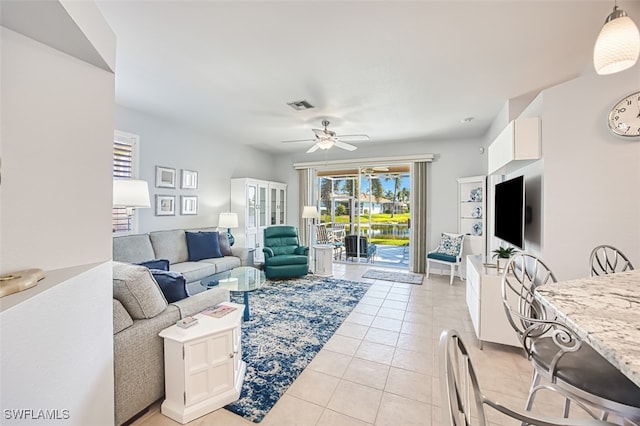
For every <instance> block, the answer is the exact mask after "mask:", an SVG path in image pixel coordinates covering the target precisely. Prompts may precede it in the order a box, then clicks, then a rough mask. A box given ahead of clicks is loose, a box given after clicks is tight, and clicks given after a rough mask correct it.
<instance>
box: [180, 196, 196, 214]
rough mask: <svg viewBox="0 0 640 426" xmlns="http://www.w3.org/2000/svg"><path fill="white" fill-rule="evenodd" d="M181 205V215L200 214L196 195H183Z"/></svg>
mask: <svg viewBox="0 0 640 426" xmlns="http://www.w3.org/2000/svg"><path fill="white" fill-rule="evenodd" d="M180 204H181V206H182V207H181V209H180V214H182V215H194V214H198V197H196V196H195V195H181V196H180Z"/></svg>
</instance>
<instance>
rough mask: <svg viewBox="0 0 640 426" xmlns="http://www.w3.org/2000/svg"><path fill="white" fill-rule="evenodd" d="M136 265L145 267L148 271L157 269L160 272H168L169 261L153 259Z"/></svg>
mask: <svg viewBox="0 0 640 426" xmlns="http://www.w3.org/2000/svg"><path fill="white" fill-rule="evenodd" d="M138 265H142V266H145V267H147V268H149V269H159V270H161V271H168V270H169V261H168V260H167V259H153V260H147V261H146V262H140V263H138Z"/></svg>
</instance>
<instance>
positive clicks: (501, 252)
mask: <svg viewBox="0 0 640 426" xmlns="http://www.w3.org/2000/svg"><path fill="white" fill-rule="evenodd" d="M517 251H518V250H516V249H515V247H498V248H497V249H495V250H494V251H493V258H494V259H496V258H497V261H496V265H497V268H498V271H499V270H501V269H502V268H501V267H500V263H501V262H500V259H509V258H510V257H511V256H512V255H513V254H514V253H516V252H517Z"/></svg>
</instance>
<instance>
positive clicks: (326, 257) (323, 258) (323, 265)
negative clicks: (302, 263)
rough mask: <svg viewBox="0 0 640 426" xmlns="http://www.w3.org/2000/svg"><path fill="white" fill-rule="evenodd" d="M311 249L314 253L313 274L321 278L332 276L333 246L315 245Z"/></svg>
mask: <svg viewBox="0 0 640 426" xmlns="http://www.w3.org/2000/svg"><path fill="white" fill-rule="evenodd" d="M313 249H314V250H315V252H316V253H315V254H316V264H315V267H316V269H315V271H314V273H315V274H316V275H319V276H321V277H330V276H331V275H333V246H332V245H331V244H316V245H314V246H313Z"/></svg>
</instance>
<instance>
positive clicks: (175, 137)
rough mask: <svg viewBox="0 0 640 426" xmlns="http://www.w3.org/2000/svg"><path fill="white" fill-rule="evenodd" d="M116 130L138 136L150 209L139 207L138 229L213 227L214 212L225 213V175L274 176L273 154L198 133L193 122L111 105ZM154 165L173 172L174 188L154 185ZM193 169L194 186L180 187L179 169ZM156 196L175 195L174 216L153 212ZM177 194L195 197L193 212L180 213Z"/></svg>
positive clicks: (141, 174) (215, 221)
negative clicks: (175, 186) (179, 120)
mask: <svg viewBox="0 0 640 426" xmlns="http://www.w3.org/2000/svg"><path fill="white" fill-rule="evenodd" d="M116 129H118V130H122V131H124V132H128V133H134V134H136V135H138V136H140V164H139V178H140V179H144V180H146V181H147V182H149V193H150V196H151V205H152V208H151V209H139V210H138V211H137V214H138V215H139V220H138V232H141V233H144V232H150V231H156V230H162V229H179V228H197V227H208V226H217V224H218V214H219V213H220V212H222V211H229V195H230V194H229V191H230V179H231V178H234V177H253V178H257V179H266V180H277V179H274V178H273V177H274V176H275V175H276V170H275V169H276V168H275V163H274V158H273V156H271V155H269V154H266V153H264V152H262V151H258V150H256V149H254V148H251V147H247V146H244V145H242V144H239V143H234V142H233V141H228V140H220V139H217V138H216V137H215V136H212V135H208V134H205V133H200V132H198V131H197V130H195V129H194V127H193V126H189V125H187V124H181V123H176V122H170V121H168V120H164V119H162V118H160V117H154V116H151V115H148V114H145V113H142V112H139V111H134V110H132V109H128V108H124V107H121V106H117V107H116ZM156 166H163V167H171V168H174V169H176V171H177V177H178V179H177V188H176V189H166V188H156V187H155V168H156ZM181 169H187V170H195V171H197V172H198V189H197V190H187V189H180V170H181ZM155 195H175V196H176V207H177V210H176V215H175V216H156V215H155ZM181 195H196V196H197V197H198V214H197V215H193V216H182V215H180V209H179V200H180V196H181Z"/></svg>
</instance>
